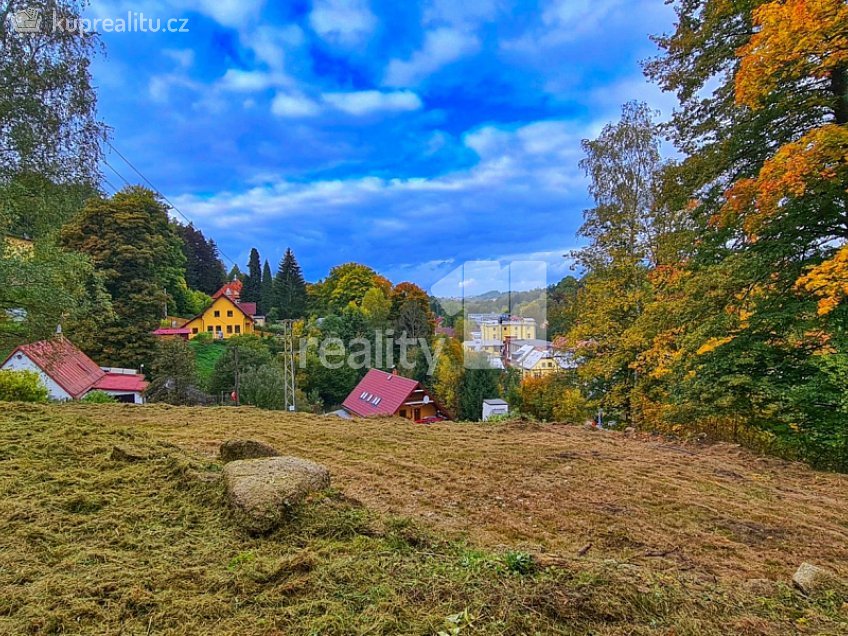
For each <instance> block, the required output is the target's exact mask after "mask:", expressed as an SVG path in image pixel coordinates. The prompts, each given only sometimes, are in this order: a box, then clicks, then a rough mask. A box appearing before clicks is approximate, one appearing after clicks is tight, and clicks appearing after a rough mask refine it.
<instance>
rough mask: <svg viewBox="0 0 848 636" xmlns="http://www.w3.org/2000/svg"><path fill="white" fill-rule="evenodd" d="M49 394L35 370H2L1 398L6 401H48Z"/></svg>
mask: <svg viewBox="0 0 848 636" xmlns="http://www.w3.org/2000/svg"><path fill="white" fill-rule="evenodd" d="M49 395H50V394H49V393H48V392H47V387H45V386H44V384H42V382H41V378H40V377H39V375H38V374H37V373H36V372H35V371H0V400H2V401H4V402H46V401H47V398H48V397H49Z"/></svg>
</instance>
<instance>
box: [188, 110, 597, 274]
mask: <svg viewBox="0 0 848 636" xmlns="http://www.w3.org/2000/svg"><path fill="white" fill-rule="evenodd" d="M583 136H585V127H581V126H578V125H577V124H574V123H572V122H565V121H541V122H536V123H532V124H527V125H523V126H517V127H514V128H511V129H510V128H500V127H494V126H488V127H485V128H481V129H478V130H475V131H472V132H470V133H468V134H466V135H465V136H464V137H463V142H464V144H465V145H466V146H467V147H468V148H469V149H473V150H474V151H475V152H476V153H477V154H478V156H479V161H478V162H477V163H476V164H475V165H473V166H471V167H469V168H467V169H463V170H458V171H455V172H451V173H447V174H443V175H438V176H434V177H419V178H407V177H403V178H400V177H398V178H391V177H375V176H361V177H351V178H345V179H329V180H319V181H312V182H308V181H300V180H288V179H285V178H280V177H276V176H273V175H269V180H267V181H265V182H263V183H259V184H257V185H256V186H253V187H249V188H247V189H245V190H240V191H229V192H220V193H218V194H215V195H213V196H199V195H192V194H186V195H182V196H176V197H172V198H173V200H174V202H175V203H176V204H177V205H178V207H180V209H182V210H183V211H184V212H185V213H186V214H188V215H189V216H190V217H191V218H193V219H196V220H197V221H198V222H200V223H203V224H208V225H209V226H211V227H214V228H218V229H219V230H224V232H223V234H228V233H232V232H238V233H239V237H240V238H239V240H241V241H243V242H251V243H253V244H257V245H260V246H261V245H262V243H263V241H265V240H266V239H265V237H267V236H268V235H269V234H270V233H272V232H273V229H274V228H275V227H279V226H281V225H285V227H290V228H297V229H296V231H294V232H295V234H296V235H293V236H292V239H291V240H292V245H293V246H294V247H295V248H297V247H298V246H299V245H301V246H309V249H310V250H312V253H314V255H315V256H314V257H313V258H315V259H324V260H326V261H327V264H326V265H327V266H329V265H330V264H332V263H336V262H341V261H343V260H351V259H358V260H362V259H363V258H364V259H366V261H367V260H368V259H369V258H376V259H379V260H380V262H381V263H382V264H381V265H380V267H381V268H382V269H383V270H384V271H385V272H386V273H388V274H390V275H392V276H393V277H396V278H397V279H398V280H401V279H402V278H408V277H409V276H410V274H411V273H414V274H415V275H416V276H419V274H420V277H419V278H417V279H416V280H419V281H420V282H422V283H426V282H427V280H429V281H431V282H435V281H436V280H438V278H439V273H440V272H441V271H442V267H441V266H438V265H434V266H433V267H432V272H431V274H427V273H426V271H425V270H426V269H427V268H424V269H421V268H417V269H415V270H414V271H413V270H409V269H406V270H405V269H403V268H404V267H406V266H404V264H405V263H410V262H412V259H414V258H415V257H414V256H412V255H418V254H420V236H421V234H420V232H419V231H418V230H424V231H426V233H427V235H428V236H437V237H438V240H434V241H429V242H428V246H427V256H428V260H433V261H447V262H446V263H445V264H444V268H447V269H452V268H453V267H455V264H454V265H452V264H451V263H452V259H456V261H457V262H461V261H466V260H490V259H504V258H509V259H512V260H541V261H545V262H548V263H549V264H551V266H552V267H553V266H556V267H557V268H562V267H564V264H563V263H561V262H560V261H561V260H564V259H562V254H564V253H565V252H566V251H567V247H562V246H567V245H569V243H570V240H571V238H572V237H573V236H574V231H575V230H576V228H577V226H578V225H579V224H580V220H581V212H582V210H583V208H584V207H585V204H586V201H585V198H586V194H585V193H586V182H585V178H584V177H583V175H582V173H581V172H580V170H579V168H578V166H577V162H578V160H579V158H580V146H579V141H580V139H582V138H583ZM503 210H509V211H510V212H509V214H510V219H506V220H505V219H504V217H503ZM513 218H515V219H518V218H520V219H521V222H517V223H516V222H513V221H512V220H511V219H513ZM352 228H353V229H354V231H351V229H352ZM342 237H343V238H342ZM330 240H332V241H334V243H333V245H334V249H333V251H332V253H331V254H329V253H328V254H326V255H323V254H324V252H322V251H321V250H320V249H318V246H320V245H322V244H325V243H326V242H327V241H330ZM516 246H521V250H522V251H525V252H526V254H520V255H519V254H515V252H518V249H516ZM304 249H305V248H304ZM316 250H317V251H316ZM276 256H277V255H275V257H276ZM557 271H558V270H557Z"/></svg>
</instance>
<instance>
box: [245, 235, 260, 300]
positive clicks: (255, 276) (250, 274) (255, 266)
mask: <svg viewBox="0 0 848 636" xmlns="http://www.w3.org/2000/svg"><path fill="white" fill-rule="evenodd" d="M261 294H262V265H261V261H260V260H259V251H258V250H257V249H256V248H255V247H254V248H253V249H252V250H250V261H249V263H248V266H247V276H245V278H244V287H243V288H242V290H241V299H242V300H243V301H244V302H247V303H258V302H259V300H260V296H261Z"/></svg>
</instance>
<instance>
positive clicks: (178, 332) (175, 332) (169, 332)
mask: <svg viewBox="0 0 848 636" xmlns="http://www.w3.org/2000/svg"><path fill="white" fill-rule="evenodd" d="M153 335H154V336H189V335H191V329H182V328H180V329H170V328H168V329H165V328H163V329H157V330H156V331H154V332H153Z"/></svg>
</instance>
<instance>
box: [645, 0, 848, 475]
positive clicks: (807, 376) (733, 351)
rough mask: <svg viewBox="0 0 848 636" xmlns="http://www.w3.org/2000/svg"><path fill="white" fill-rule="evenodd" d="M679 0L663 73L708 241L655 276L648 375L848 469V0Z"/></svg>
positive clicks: (662, 41)
mask: <svg viewBox="0 0 848 636" xmlns="http://www.w3.org/2000/svg"><path fill="white" fill-rule="evenodd" d="M673 4H674V5H675V8H676V10H677V13H678V16H679V19H678V22H677V24H676V28H675V31H674V32H673V33H672V34H670V35H667V36H662V37H659V38H657V42H658V44H659V46H660V48H661V49H662V51H663V53H662V54H661V55H660V56H659V57H658V58H656V59H654V60H651V61H649V62H648V64H647V71H648V74H649V75H650V76H651V77H652V78H654V79H655V80H656V81H658V83H659V84H660V85H661V87H662V88H663V89H664V90H667V91H672V92H674V93H676V95H677V97H678V99H679V100H680V104H681V108H680V109H679V110H678V111H677V112H676V113H675V114H674V116H673V118H672V122H671V124H670V126H669V128H668V130H669V131H670V136H671V138H672V141H673V142H674V143H675V144H676V146H677V148H678V150H679V151H680V153H681V154H682V156H683V159H682V160H681V161H680V162H679V164H678V165H677V166H675V167H674V169H673V170H672V171H667V172H669V177H670V178H671V179H670V180H671V181H673V185H674V186H675V187H676V188H678V189H679V191H680V193H681V197H680V198H683V197H684V196H685V197H688V198H689V199H690V200H692V201H695V202H696V203H695V205H694V208H693V209H692V211H691V215H690V219H691V223H692V225H693V227H694V229H695V233H696V239H695V241H694V243H693V247H694V249H693V250H692V253H691V257H690V258H689V259H688V260H687V261H686V262H684V263H682V270H681V271H683V272H684V273H685V275H684V276H683V277H681V278H680V279H679V281H678V282H676V283H675V282H673V281H672V282H670V283H666V284H664V285H654V287H653V288H652V301H651V302H650V303H649V304H648V306H647V307H646V309H645V312H644V314H643V315H644V317H645V319H646V320H648V321H650V323H649V325H648V326H653V325H659V326H660V329H661V330H660V331H659V333H658V336H656V337H654V338H653V339H652V340H651V346H650V348H647V349H646V350H645V351H643V352H642V353H641V354H640V356H639V358H638V361H639V364H640V365H641V367H642V369H643V375H642V378H643V383H642V386H643V387H644V386H645V384H646V381H645V380H644V379H647V380H650V381H651V382H652V383H654V384H655V385H656V386H657V390H655V391H653V393H652V394H651V396H652V398H653V399H655V400H657V399H659V400H660V401H663V400H665V399H666V398H665V396H667V403H664V404H663V406H671V407H673V408H671V409H666V411H668V412H670V413H671V415H672V416H673V417H675V418H676V420H677V421H678V422H682V423H686V422H691V421H692V420H697V419H707V420H722V419H724V420H726V421H734V422H738V421H741V422H744V423H745V424H746V425H749V426H755V427H758V428H762V429H764V430H766V431H768V433H769V434H771V435H774V436H775V439H776V440H779V443H780V444H781V445H783V444H785V445H786V446H787V447H791V448H792V449H794V452H797V454H798V455H800V456H803V457H806V458H808V459H810V460H812V461H814V462H816V463H818V464H819V465H821V466H830V467H837V468H843V469H848V427H846V424H845V422H846V421H848V401H846V400H845V399H844V398H843V396H844V386H845V384H846V382H848V283H846V274H848V248H846V247H845V246H846V245H847V244H848V130H846V127H848V4H846V2H845V1H844V0H772V1H767V0H766V1H764V0H674V3H673ZM664 412H665V411H664Z"/></svg>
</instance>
